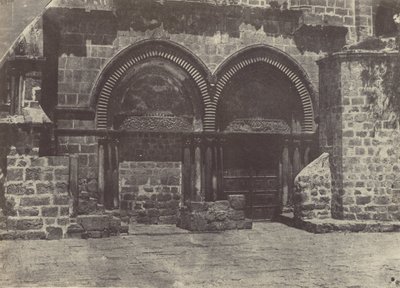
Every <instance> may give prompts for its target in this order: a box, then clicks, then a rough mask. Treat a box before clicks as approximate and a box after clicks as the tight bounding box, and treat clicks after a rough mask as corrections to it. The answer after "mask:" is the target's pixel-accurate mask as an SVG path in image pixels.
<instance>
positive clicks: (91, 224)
mask: <svg viewBox="0 0 400 288" xmlns="http://www.w3.org/2000/svg"><path fill="white" fill-rule="evenodd" d="M76 223H78V224H79V225H81V226H82V228H83V229H85V230H86V231H95V230H98V231H100V230H104V229H108V228H109V227H110V217H109V216H108V215H80V216H78V217H77V218H76Z"/></svg>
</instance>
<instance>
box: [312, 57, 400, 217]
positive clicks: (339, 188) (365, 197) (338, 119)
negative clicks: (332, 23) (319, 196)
mask: <svg viewBox="0 0 400 288" xmlns="http://www.w3.org/2000/svg"><path fill="white" fill-rule="evenodd" d="M399 63H400V61H399V56H398V54H397V53H396V54H384V53H348V54H345V53H339V54H336V55H333V56H331V57H329V58H326V59H324V60H322V61H321V62H319V64H320V69H321V76H322V78H321V79H328V78H329V77H330V76H332V75H333V74H335V75H340V77H333V79H334V80H333V81H331V82H330V83H328V81H324V80H321V86H320V97H321V98H320V100H321V102H320V103H321V104H322V105H321V111H331V113H329V112H328V113H326V114H325V113H321V114H320V115H321V126H320V145H321V148H322V150H323V151H326V152H330V153H331V155H333V156H332V159H334V161H332V165H331V168H332V215H333V216H334V218H338V219H347V220H377V221H399V220H400V205H399V203H400V193H399V189H398V187H400V184H399V183H400V179H399V176H398V171H399V170H400V169H399V167H400V162H399V159H400V158H399V157H400V156H399V155H400V150H399V145H398V143H399V141H400V132H399V131H400V130H399V120H398V119H399V115H400V113H399V111H400V109H399V102H398V95H397V91H398V85H399V84H398V79H399V78H398V77H399V72H398V71H399V67H400V64H399ZM332 123H336V124H332ZM332 125H334V126H335V127H336V128H335V127H333V128H332V127H331V128H329V127H330V126H332ZM333 129H335V131H336V132H334V133H332V131H333Z"/></svg>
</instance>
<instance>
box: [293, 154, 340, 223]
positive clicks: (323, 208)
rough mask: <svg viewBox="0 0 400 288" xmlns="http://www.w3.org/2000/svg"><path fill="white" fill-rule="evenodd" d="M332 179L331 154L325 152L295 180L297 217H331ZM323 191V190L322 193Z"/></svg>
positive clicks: (295, 211)
mask: <svg viewBox="0 0 400 288" xmlns="http://www.w3.org/2000/svg"><path fill="white" fill-rule="evenodd" d="M331 181H332V179H331V171H330V164H329V154H328V153H323V154H322V155H321V156H319V157H318V158H317V159H315V160H314V161H313V162H311V163H310V164H309V165H307V166H306V167H305V168H304V169H303V170H302V171H301V172H300V173H299V174H298V175H297V176H296V178H295V180H294V187H295V191H294V215H295V217H296V218H299V219H303V218H308V219H311V218H326V217H330V209H331V207H330V201H331V191H330V189H329V188H330V185H331ZM326 187H329V188H326ZM325 188H326V189H325ZM321 191H323V193H322V194H321V193H320V192H321ZM321 203H322V205H321Z"/></svg>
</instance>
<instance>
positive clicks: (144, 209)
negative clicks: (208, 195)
mask: <svg viewBox="0 0 400 288" xmlns="http://www.w3.org/2000/svg"><path fill="white" fill-rule="evenodd" d="M181 183H182V165H181V163H180V162H122V163H120V165H119V189H120V191H119V192H120V209H121V214H124V213H125V214H127V215H128V216H131V217H132V220H133V221H136V222H138V223H146V224H176V222H177V214H178V209H179V207H180V204H181V197H182V196H181Z"/></svg>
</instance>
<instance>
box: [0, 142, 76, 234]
mask: <svg viewBox="0 0 400 288" xmlns="http://www.w3.org/2000/svg"><path fill="white" fill-rule="evenodd" d="M69 173H70V170H69V157H63V156H49V157H39V156H38V154H37V149H33V150H32V152H31V153H30V154H18V153H17V151H16V149H15V147H12V148H11V150H10V153H9V155H8V156H7V176H6V181H5V197H6V201H7V208H6V209H5V211H4V213H5V215H6V216H8V217H7V218H8V219H7V230H8V235H9V236H8V237H9V238H14V239H15V238H23V239H32V238H40V239H44V238H47V239H59V238H62V237H63V236H64V235H65V233H66V228H67V226H68V225H69V210H70V197H69V191H68V190H69V186H68V185H69V177H70V175H69Z"/></svg>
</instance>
